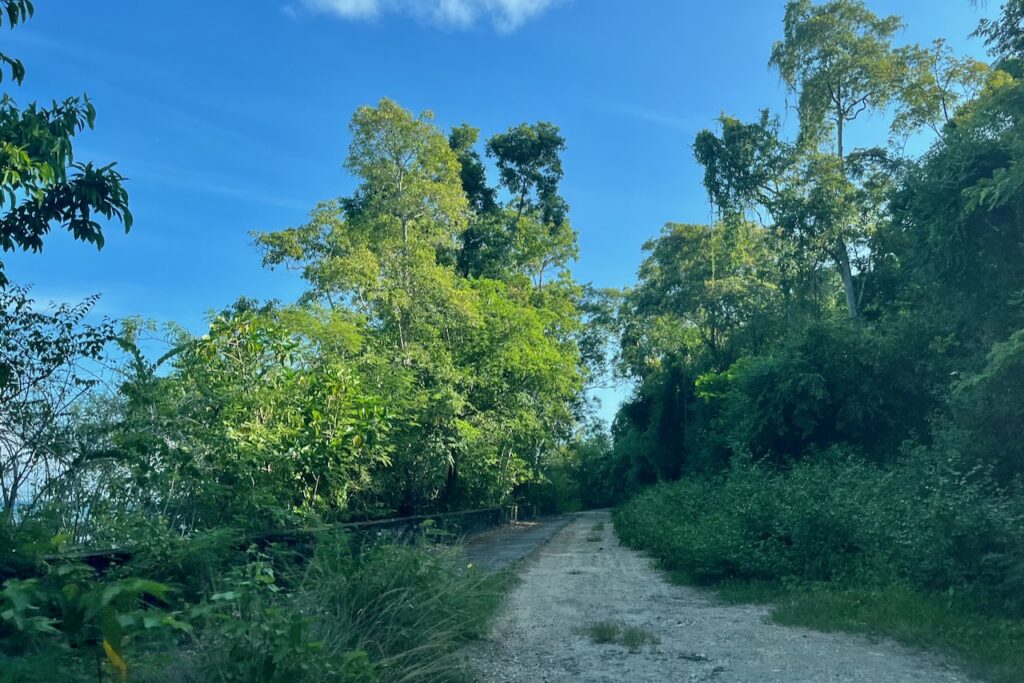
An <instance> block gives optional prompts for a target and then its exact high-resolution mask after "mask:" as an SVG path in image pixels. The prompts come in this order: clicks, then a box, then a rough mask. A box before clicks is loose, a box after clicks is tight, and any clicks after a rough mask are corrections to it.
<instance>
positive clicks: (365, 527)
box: [0, 505, 533, 580]
mask: <svg viewBox="0 0 1024 683" xmlns="http://www.w3.org/2000/svg"><path fill="white" fill-rule="evenodd" d="M532 516H533V512H532V510H529V509H527V508H520V507H519V506H514V505H513V506H509V507H504V508H484V509H480V510H464V511H461V512H445V513H438V514H431V515H415V516H411V517H392V518H388V519H378V520H371V521H366V522H347V523H343V524H328V525H324V526H321V527H310V528H303V529H282V530H274V531H267V532H260V533H255V534H248V535H246V536H245V537H244V538H242V539H240V540H239V547H248V546H250V545H253V544H255V545H258V546H266V545H271V544H283V545H288V546H292V547H299V546H304V545H308V544H310V543H312V542H315V540H316V537H317V536H318V535H320V534H324V533H329V532H332V531H345V532H347V533H349V534H352V535H353V536H354V537H356V539H357V541H359V542H365V541H367V540H372V539H376V538H380V537H382V536H390V537H395V538H399V539H408V538H411V537H414V536H415V535H416V534H417V533H418V532H419V531H421V530H423V529H424V528H429V529H430V530H431V532H432V533H435V534H436V536H437V537H439V538H451V539H459V538H462V537H464V536H467V535H469V534H474V533H479V532H481V531H487V530H488V529H494V528H497V527H500V526H504V525H505V524H509V523H510V522H514V521H518V520H525V519H529V518H531V517H532ZM133 554H134V552H133V550H132V549H130V548H109V549H103V550H81V551H69V552H64V553H60V554H59V555H49V556H47V557H46V558H44V559H46V560H50V561H57V560H60V561H69V560H70V561H73V562H81V563H83V564H86V565H89V566H90V567H92V568H93V569H95V570H97V571H100V572H102V571H105V570H106V569H108V568H109V567H111V566H114V565H118V564H123V563H125V562H128V561H129V560H131V559H132V556H133ZM23 575H24V572H20V571H19V572H14V573H13V574H11V575H9V576H3V575H2V574H0V580H4V579H7V578H15V577H16V576H23Z"/></svg>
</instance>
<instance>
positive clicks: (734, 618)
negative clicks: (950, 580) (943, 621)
mask: <svg viewBox="0 0 1024 683" xmlns="http://www.w3.org/2000/svg"><path fill="white" fill-rule="evenodd" d="M599 523H603V525H604V527H603V529H602V530H600V531H595V530H594V527H595V525H597V524H599ZM520 574H521V578H522V582H521V583H520V584H519V585H517V586H516V587H515V588H514V589H513V590H512V591H511V593H510V594H509V596H508V599H507V603H506V605H505V608H504V610H503V612H502V614H501V615H500V616H499V617H498V618H497V620H496V622H495V624H494V627H493V629H492V632H491V635H490V636H489V638H487V639H486V640H484V641H482V642H480V643H478V644H476V645H475V646H474V647H473V648H472V649H471V650H470V652H469V653H468V654H469V658H470V663H471V666H472V670H473V671H474V674H475V676H476V680H477V681H479V682H480V683H506V682H508V683H511V682H515V681H529V682H530V683H542V682H554V681H595V682H597V681H614V682H615V683H623V682H627V683H628V682H633V681H694V682H696V681H714V682H716V683H719V682H721V683H731V682H735V681H757V682H759V683H760V682H768V683H772V682H778V683H798V682H803V681H807V682H810V681H814V682H817V681H851V682H856V683H862V682H863V683H868V682H870V683H883V682H889V681H893V682H904V681H927V682H929V683H943V682H948V681H967V680H968V679H967V678H966V677H965V676H964V675H963V674H961V673H959V672H958V671H957V670H956V669H955V668H953V667H952V666H950V665H948V664H947V663H945V662H943V661H942V660H941V659H939V658H936V657H931V656H927V655H923V654H919V653H915V652H913V651H910V650H907V649H904V648H901V647H899V646H897V645H893V644H889V643H874V642H871V641H868V640H866V639H863V638H859V637H855V636H850V635H841V634H827V633H817V632H814V631H808V630H804V629H798V628H789V627H783V626H778V625H775V624H772V623H771V622H770V621H769V619H768V610H767V609H766V608H764V607H760V606H731V605H722V604H720V603H718V602H717V601H716V600H715V599H714V598H713V596H711V595H710V594H708V593H706V592H703V591H700V590H697V589H692V588H686V587H682V586H674V585H671V584H669V583H667V582H666V581H665V580H664V578H663V577H662V575H661V574H660V573H659V572H658V571H656V570H655V569H654V568H652V566H651V562H650V560H649V559H647V558H645V557H644V556H643V555H641V554H640V553H637V552H634V551H632V550H629V549H628V548H625V547H623V546H621V545H620V544H619V542H618V540H617V539H616V538H615V534H614V532H613V530H612V525H611V519H610V515H609V514H608V513H607V512H603V511H598V512H585V513H580V514H579V515H576V516H575V518H574V519H573V520H572V521H571V522H570V523H569V524H568V525H567V526H565V527H564V528H563V529H561V531H560V532H558V533H557V534H555V535H554V537H553V538H551V540H550V541H549V542H548V543H547V544H545V545H543V546H541V547H540V548H539V550H538V551H537V553H536V555H535V556H534V557H533V558H532V559H530V560H527V562H526V564H525V565H524V566H523V568H522V570H521V572H520ZM602 621H610V622H616V623H619V624H622V625H623V626H636V627H640V628H641V629H644V631H646V632H648V633H650V634H651V635H653V636H654V637H655V638H656V639H657V641H658V642H657V644H655V645H644V646H642V647H640V648H635V649H634V650H630V649H629V648H627V647H625V646H623V645H617V644H596V643H594V642H592V640H591V638H590V636H589V635H588V633H587V628H588V627H589V626H590V625H592V624H594V623H595V622H602Z"/></svg>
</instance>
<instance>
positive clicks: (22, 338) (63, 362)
mask: <svg viewBox="0 0 1024 683" xmlns="http://www.w3.org/2000/svg"><path fill="white" fill-rule="evenodd" d="M98 298H99V297H95V296H94V297H90V298H88V299H86V300H85V301H83V302H82V303H80V304H76V305H68V304H64V305H61V306H57V307H56V308H53V309H52V310H50V311H46V312H43V311H38V310H35V308H34V302H33V301H32V299H31V298H29V294H28V290H26V289H24V288H20V287H9V288H6V289H0V337H2V338H3V339H4V344H3V346H2V350H0V416H2V417H0V495H2V499H0V504H2V506H3V507H2V508H0V521H2V522H10V521H11V520H12V519H13V517H14V514H15V508H16V507H17V506H18V504H19V503H31V502H33V501H34V500H35V499H36V497H37V496H38V495H39V494H40V492H42V491H43V490H44V489H45V487H46V486H47V485H48V484H49V483H51V482H52V481H53V480H55V479H57V478H58V477H60V476H62V475H64V474H66V472H67V470H68V468H69V467H70V466H71V465H72V464H73V461H74V459H75V456H76V450H75V448H74V441H73V436H72V432H73V425H72V418H73V412H74V410H75V407H76V406H77V405H80V404H81V403H82V401H83V400H84V399H85V398H86V397H88V395H89V393H90V390H91V389H92V388H93V387H94V386H95V385H96V384H97V382H98V379H97V377H98V374H97V366H96V363H97V362H98V361H99V360H100V358H101V356H102V354H103V351H104V349H105V348H106V346H107V345H108V344H109V343H110V342H111V341H112V340H113V338H114V330H113V326H112V325H111V324H110V323H108V322H104V323H101V324H100V325H88V324H86V323H84V319H85V317H86V316H87V315H88V314H89V312H90V311H91V310H92V308H93V306H94V305H95V304H96V301H97V299H98ZM26 488H28V489H30V490H26Z"/></svg>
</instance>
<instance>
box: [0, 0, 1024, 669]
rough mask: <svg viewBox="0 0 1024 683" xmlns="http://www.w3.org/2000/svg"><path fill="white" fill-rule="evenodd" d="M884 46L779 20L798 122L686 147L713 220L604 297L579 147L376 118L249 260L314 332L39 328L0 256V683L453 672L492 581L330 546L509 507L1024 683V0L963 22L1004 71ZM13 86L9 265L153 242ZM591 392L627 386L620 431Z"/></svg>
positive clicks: (369, 109)
mask: <svg viewBox="0 0 1024 683" xmlns="http://www.w3.org/2000/svg"><path fill="white" fill-rule="evenodd" d="M964 1H966V0H964ZM40 4H41V5H42V3H40ZM0 10H2V11H0V22H3V28H4V29H5V30H7V29H13V30H21V25H22V24H23V23H24V22H26V21H28V20H30V19H31V17H32V15H33V13H34V12H35V7H34V5H33V3H32V2H30V1H29V0H0ZM42 11H57V10H55V9H54V6H53V4H52V3H47V4H46V7H45V8H43V10H42ZM902 28H903V25H902V21H901V19H900V18H898V17H879V16H877V15H875V14H874V13H873V12H872V11H871V10H870V9H869V8H868V7H866V6H865V4H864V3H862V2H861V1H860V0H827V1H824V2H819V3H815V2H812V1H811V0H791V1H790V2H788V4H787V5H786V10H785V17H784V23H783V26H782V31H781V39H780V40H779V41H778V42H777V43H776V44H775V46H774V48H773V49H772V51H771V54H770V55H766V57H767V58H768V60H769V64H770V66H771V68H772V69H773V70H774V71H775V73H776V74H777V76H778V77H779V78H780V79H781V81H782V83H783V84H784V86H785V88H786V92H787V96H788V98H789V101H790V102H791V103H792V104H793V105H794V106H795V112H796V113H795V121H792V123H793V124H794V125H790V126H787V125H784V123H783V119H781V118H780V117H779V116H778V115H775V114H773V113H771V112H770V111H768V110H765V111H764V112H762V113H761V114H760V115H758V116H756V117H753V118H752V119H751V120H746V121H744V120H741V119H739V118H736V117H733V116H729V115H723V116H722V117H721V119H720V120H719V121H718V124H717V126H715V127H714V129H713V130H705V131H702V132H701V133H700V134H698V135H697V137H696V139H695V140H694V144H693V151H694V154H695V157H696V160H697V162H698V163H699V164H700V166H701V167H702V168H703V170H704V186H705V189H706V191H707V194H708V197H709V200H710V203H711V205H712V206H713V207H714V219H713V220H712V221H711V222H710V223H708V224H700V225H694V224H679V223H668V224H666V225H665V226H664V228H663V230H662V232H661V234H660V236H659V237H657V238H656V239H652V240H651V241H649V242H648V243H647V244H646V245H645V247H644V250H645V251H644V254H645V257H644V261H643V264H642V265H641V267H640V270H639V273H638V278H637V282H636V284H635V286H633V287H630V288H628V289H626V290H624V291H621V292H618V291H608V290H598V289H595V288H594V287H592V286H589V285H586V284H583V283H580V282H577V281H576V280H575V278H574V276H573V274H572V272H571V269H570V266H571V264H572V262H573V260H574V259H575V258H576V257H577V255H578V244H577V233H576V230H575V228H574V227H573V225H572V223H571V221H570V207H569V205H568V203H567V201H566V200H565V198H564V197H563V195H562V192H561V184H562V181H563V175H564V173H563V168H562V155H563V153H564V151H565V148H566V141H565V139H564V138H563V136H562V134H561V132H560V130H559V128H558V127H557V126H555V125H554V124H552V123H550V122H546V121H539V122H535V123H521V124H517V125H513V126H512V127H511V128H509V129H508V130H506V131H504V132H493V131H492V132H490V133H489V134H488V136H486V137H482V135H481V131H480V130H478V129H476V128H474V127H472V126H471V125H468V124H462V125H458V126H454V127H452V128H450V129H447V130H442V129H441V128H440V127H438V125H437V124H436V123H435V122H434V119H433V116H432V114H431V113H430V112H422V113H415V112H411V111H408V110H406V109H404V108H402V106H400V105H399V104H398V103H397V102H394V101H392V100H389V99H382V100H380V101H379V102H377V103H376V104H372V105H366V106H363V107H360V108H359V109H358V110H357V111H355V112H354V114H353V115H352V118H351V123H350V126H349V131H348V133H349V140H350V145H349V148H348V150H347V153H345V151H344V150H339V153H338V156H339V160H341V159H344V165H345V168H346V170H347V172H348V173H349V174H350V178H351V180H352V186H353V187H354V189H353V190H352V191H351V192H350V193H349V194H347V195H346V196H341V197H336V198H325V199H324V201H323V202H321V203H319V204H318V205H316V206H315V207H311V211H310V213H309V216H308V219H306V220H305V221H302V222H301V223H300V224H299V225H295V226H291V227H286V226H273V225H271V226H264V227H265V229H264V230H260V231H256V232H254V233H253V234H252V236H251V237H252V241H253V243H254V248H255V249H256V250H258V251H259V253H260V254H261V255H262V257H263V263H264V265H265V266H266V267H267V268H268V269H270V270H288V271H292V272H294V273H298V274H299V276H300V277H301V279H302V282H303V283H304V284H303V291H302V293H301V294H300V295H299V296H298V298H297V299H296V300H295V301H289V302H281V301H260V300H254V299H252V298H250V297H247V296H246V293H245V292H241V291H240V292H239V293H238V294H239V298H238V300H237V301H236V303H235V304H233V305H231V306H229V307H227V308H225V309H223V310H220V311H217V312H215V313H213V314H212V315H211V316H210V319H209V329H208V330H207V331H206V332H205V333H203V334H195V333H193V332H191V331H189V330H186V329H183V328H181V327H180V326H176V325H173V324H166V325H157V324H155V323H152V322H149V321H147V320H146V318H145V315H146V312H145V311H140V312H139V313H140V316H139V317H134V318H128V319H120V320H112V319H100V320H97V318H98V316H97V311H96V310H95V308H96V304H97V301H98V296H96V297H88V298H86V299H85V300H83V301H81V302H79V303H67V304H62V305H51V306H46V305H45V304H43V303H41V302H38V301H36V300H35V299H34V297H33V294H32V290H31V289H30V288H29V287H27V286H24V285H22V284H18V283H14V282H9V281H8V280H7V277H6V276H5V274H4V271H3V268H2V263H0V339H3V342H4V343H3V344H2V345H0V580H2V581H3V583H2V585H0V683H7V682H9V683H15V682H18V683H29V682H33V681H40V682H43V681H45V682H46V683H50V682H52V681H96V682H101V681H108V680H142V681H166V682H171V681H200V680H216V681H282V682H284V681H287V682H294V681H321V680H339V681H403V682H406V681H408V682H411V681H458V680H462V678H463V676H464V672H463V671H462V669H461V663H460V661H459V656H458V651H459V648H460V647H461V646H462V645H463V644H464V643H466V642H467V641H469V640H471V639H472V638H474V637H476V636H477V635H479V634H480V633H481V632H482V630H483V629H484V628H485V627H486V622H487V619H488V616H489V615H490V614H491V613H492V612H493V610H494V609H495V607H496V605H497V603H498V598H499V596H500V593H501V590H502V588H503V586H504V585H505V582H506V581H507V580H508V579H507V577H502V576H488V575H485V574H483V573H480V572H478V571H477V570H476V569H474V568H472V567H468V566H465V564H464V563H462V562H461V561H460V560H459V559H458V554H457V553H456V552H454V551H450V550H446V549H445V548H444V547H443V545H444V544H443V543H442V542H441V540H442V539H441V538H440V537H439V536H438V534H437V533H435V532H434V530H431V529H430V528H424V529H423V530H422V532H423V533H422V534H421V535H422V538H420V539H419V540H418V542H415V543H410V544H397V543H393V542H388V541H387V540H386V539H385V540H380V539H377V540H372V541H370V542H367V540H366V539H365V538H360V537H357V536H352V537H348V536H345V535H344V534H342V533H340V532H338V531H336V529H337V527H336V526H332V525H337V524H339V523H344V522H351V521H362V520H369V519H377V518H388V517H399V516H410V515H416V514H419V513H438V512H444V511H460V510H470V509H475V508H493V507H499V506H507V505H519V506H523V507H528V508H530V509H532V510H537V511H552V512H554V511H564V510H572V509H578V508H579V507H581V506H586V507H606V506H612V505H618V506H619V507H618V509H617V511H616V513H615V528H616V531H617V533H618V534H619V536H620V537H621V538H622V539H623V540H624V541H625V542H626V543H628V544H629V545H631V546H632V547H635V548H639V549H643V550H645V551H647V552H649V553H651V554H652V555H653V556H655V557H656V558H658V560H659V561H660V562H661V563H662V564H663V566H664V567H665V568H666V569H667V570H669V571H671V572H673V574H674V575H675V576H676V577H677V578H678V579H680V580H684V581H687V582H691V583H698V584H701V585H707V586H715V587H718V588H719V589H721V592H722V595H723V597H725V598H727V599H754V600H764V601H769V602H771V603H772V604H774V605H775V606H776V609H775V618H776V619H777V620H778V621H779V622H781V623H791V624H803V625H808V626H812V627H814V628H821V629H839V630H848V631H854V632H863V633H870V634H880V635H886V636H892V637H895V638H897V639H899V640H901V641H903V642H906V643H909V644H912V645H919V646H925V647H929V648H932V647H934V648H939V649H943V650H948V651H952V652H955V653H958V654H959V655H960V656H961V657H962V658H963V659H964V661H965V662H967V663H968V664H969V665H970V666H972V667H974V670H976V671H978V672H981V673H983V674H984V675H988V676H990V677H992V678H993V679H996V680H1006V681H1010V680H1016V679H1017V678H1015V677H1019V672H1020V671H1021V670H1024V659H1022V657H1024V655H1022V654H1021V653H1024V289H1022V287H1024V285H1022V283H1024V0H1007V1H1006V3H1005V5H1004V6H1003V7H1002V9H1001V15H1000V16H999V18H997V19H994V20H987V21H983V22H982V23H981V25H980V26H979V28H978V30H977V32H976V35H977V37H978V38H979V39H980V40H983V41H984V42H985V44H986V45H987V46H988V48H989V49H990V51H991V56H992V62H991V63H985V62H982V61H979V60H976V59H971V58H966V57H961V56H959V55H957V54H955V53H954V51H953V50H952V49H951V48H950V47H949V46H948V45H947V44H946V43H945V42H944V41H943V40H941V39H938V40H936V41H935V42H934V43H933V44H930V45H927V46H920V45H913V44H905V43H903V42H901V35H902V34H901V30H902ZM0 69H2V76H3V79H2V83H0V85H2V87H3V90H4V95H3V97H2V98H0V167H2V170H3V172H2V173H0V211H2V212H3V213H2V216H0V247H2V248H3V250H4V251H5V252H7V251H15V250H17V251H40V250H41V249H42V247H43V244H44V241H46V240H48V239H49V234H50V232H51V231H52V230H66V231H67V232H69V233H70V235H71V236H72V237H73V238H74V239H77V240H80V241H83V242H86V243H89V244H92V245H94V246H96V247H102V245H103V239H104V230H105V229H110V227H111V226H115V227H123V228H124V229H125V230H128V229H130V228H132V226H133V220H134V219H133V216H132V214H131V212H130V209H129V201H128V192H127V189H126V187H127V186H129V183H128V181H127V180H126V178H125V177H124V176H122V175H121V173H120V170H119V167H116V166H115V165H113V164H111V165H102V166H101V165H97V164H95V163H90V162H84V161H81V160H79V157H77V156H74V154H73V148H74V147H75V146H76V144H77V142H78V136H79V135H81V134H83V133H85V132H86V131H87V130H88V129H89V128H91V127H92V126H93V125H94V124H95V123H96V120H97V112H96V111H95V109H94V108H93V105H92V104H91V102H90V101H89V100H88V98H86V97H77V98H75V97H73V98H68V99H65V100H58V101H56V102H55V103H54V104H53V105H52V106H40V105H37V104H33V103H29V104H25V105H19V104H17V102H16V100H15V98H14V97H13V96H12V95H11V93H14V92H17V89H18V86H19V85H20V84H21V83H22V81H23V79H25V78H27V77H30V73H31V72H30V70H27V69H26V67H25V66H24V65H23V64H22V63H21V62H20V61H18V59H17V58H16V56H12V55H6V54H0ZM868 118H870V119H871V120H872V121H873V122H874V124H875V125H873V126H864V125H863V124H864V121H865V120H866V119H868ZM790 119H791V120H792V119H793V117H790ZM882 122H884V124H883V123H882ZM510 123H512V122H510ZM791 128H792V130H791ZM914 150H924V151H920V153H918V152H915V151H914ZM40 258H45V257H42V256H41V257H40ZM609 374H615V375H617V376H618V378H619V379H622V380H624V381H626V382H630V383H631V384H632V386H633V387H635V390H634V392H633V393H632V395H631V396H630V397H629V399H628V400H627V401H626V402H625V403H624V405H623V406H622V408H621V409H620V411H619V412H618V415H617V416H616V418H615V420H614V423H613V424H612V426H611V430H610V432H609V431H607V430H606V429H604V428H603V427H602V426H601V425H599V424H596V421H595V419H594V410H593V405H591V402H590V401H589V400H588V398H587V396H588V394H587V390H588V388H590V387H593V386H594V385H595V383H596V382H597V381H599V380H601V381H603V380H606V379H607V378H608V375H609ZM331 528H334V529H335V531H324V529H331ZM312 529H319V530H320V531H318V532H316V533H314V532H313V531H311V530H312ZM296 530H306V532H307V533H306V534H300V535H298V536H295V538H307V537H309V535H313V536H315V537H316V539H317V540H316V541H315V542H313V541H303V542H301V543H297V542H291V541H289V542H278V543H271V542H269V541H268V540H267V539H269V538H285V537H287V535H288V534H289V533H293V532H295V531H296ZM603 533H605V532H604V530H603V528H600V525H597V526H595V527H594V528H593V529H591V530H590V535H589V536H587V537H586V538H587V540H588V541H592V542H595V543H596V542H599V541H601V540H602V538H603V536H602V534H603ZM274 534H277V535H276V536H275V535H274ZM281 534H284V536H282V535H281ZM111 548H114V549H130V550H131V552H130V553H124V554H123V555H121V556H116V555H114V556H111V555H109V554H106V555H103V554H100V555H96V554H90V551H96V550H109V549H111ZM98 557H99V558H102V557H106V558H108V559H107V560H102V559H100V560H97V558H98ZM110 558H113V561H108V560H110ZM589 635H590V636H591V637H592V638H594V639H595V640H596V641H600V642H615V643H620V644H623V645H625V646H626V647H628V648H631V649H638V648H641V647H643V646H644V645H654V644H656V643H655V641H653V640H652V637H651V636H650V635H649V634H647V633H646V632H644V631H642V630H638V629H631V628H628V627H625V626H623V625H621V624H618V623H615V622H608V623H600V624H595V625H594V626H593V628H592V629H591V630H590V633H589Z"/></svg>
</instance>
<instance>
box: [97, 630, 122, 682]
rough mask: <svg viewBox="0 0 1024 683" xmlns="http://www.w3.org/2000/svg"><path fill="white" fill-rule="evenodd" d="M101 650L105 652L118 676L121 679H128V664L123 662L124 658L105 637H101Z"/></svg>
mask: <svg viewBox="0 0 1024 683" xmlns="http://www.w3.org/2000/svg"><path fill="white" fill-rule="evenodd" d="M103 652H105V653H106V655H107V659H108V660H109V661H110V664H111V666H113V667H114V669H116V670H117V675H118V678H120V679H121V680H122V681H127V680H128V665H127V664H125V662H124V659H123V658H122V657H121V655H119V654H117V650H115V649H114V646H113V645H111V644H110V641H108V640H107V639H106V638H104V639H103Z"/></svg>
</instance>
